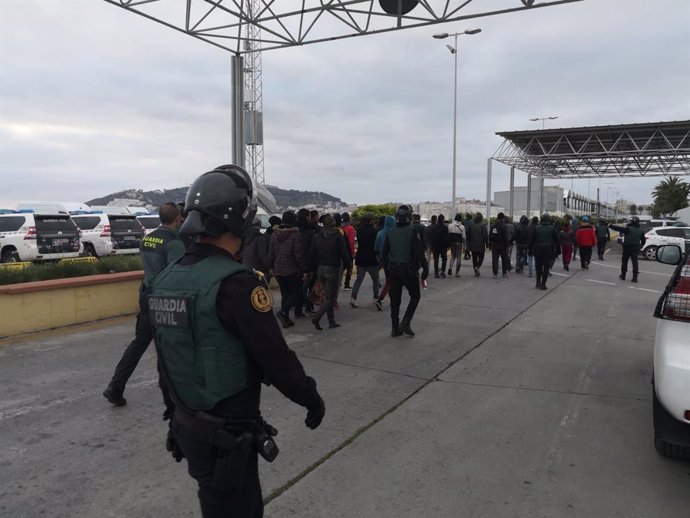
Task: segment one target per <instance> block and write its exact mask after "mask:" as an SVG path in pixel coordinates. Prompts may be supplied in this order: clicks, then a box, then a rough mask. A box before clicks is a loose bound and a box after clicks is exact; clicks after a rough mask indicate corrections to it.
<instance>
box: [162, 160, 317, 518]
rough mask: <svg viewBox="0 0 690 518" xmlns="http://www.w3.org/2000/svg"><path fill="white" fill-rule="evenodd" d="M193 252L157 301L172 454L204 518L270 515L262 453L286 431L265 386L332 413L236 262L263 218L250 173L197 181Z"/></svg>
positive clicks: (191, 200) (252, 276)
mask: <svg viewBox="0 0 690 518" xmlns="http://www.w3.org/2000/svg"><path fill="white" fill-rule="evenodd" d="M186 213H187V214H186V215H187V217H186V220H185V223H184V225H183V227H182V229H181V230H182V232H183V233H187V234H192V235H195V236H196V241H195V242H194V243H193V244H192V245H191V246H190V247H189V249H188V250H187V252H186V254H185V256H184V257H183V258H182V259H181V260H180V261H179V262H177V263H176V264H174V265H171V266H170V267H168V268H166V269H165V270H164V271H163V272H161V274H160V275H159V276H158V277H157V278H156V280H155V282H154V286H153V290H152V294H151V296H150V297H149V309H150V312H151V316H152V322H153V323H154V326H155V338H156V345H157V348H158V353H159V362H160V370H161V373H162V376H163V378H164V381H165V382H166V385H167V389H168V391H169V395H170V398H171V400H172V401H173V404H174V409H173V413H172V414H173V418H172V421H171V424H170V433H169V436H168V443H167V445H166V446H167V448H168V450H169V451H171V452H172V454H173V457H174V458H175V459H176V460H178V461H179V460H181V459H182V458H183V457H186V458H187V462H188V465H189V473H190V475H191V476H192V477H194V478H195V479H196V481H197V482H198V485H199V491H198V496H199V501H200V504H201V510H202V515H203V516H204V518H216V517H221V516H222V517H228V516H233V517H252V518H256V517H261V516H263V498H262V494H261V486H260V483H259V471H258V457H257V455H258V454H260V455H262V456H263V457H264V458H266V459H267V460H269V461H270V460H272V459H273V458H274V457H275V455H276V454H277V447H276V445H275V442H274V441H273V439H272V437H273V436H274V435H275V434H276V433H277V431H276V430H275V429H274V428H272V427H271V426H270V425H267V424H266V423H265V421H263V419H262V417H261V412H260V409H259V402H260V396H261V382H264V383H267V384H269V383H272V384H273V385H275V387H276V388H277V389H278V390H279V391H280V392H281V393H282V394H283V395H285V396H286V397H287V398H289V399H290V400H292V401H293V402H295V403H297V404H298V405H301V406H303V407H305V408H306V409H307V417H306V420H305V424H306V425H307V427H309V428H311V429H314V428H316V427H318V426H319V424H320V423H321V420H322V419H323V417H324V414H325V406H324V403H323V400H322V399H321V397H320V395H319V393H318V391H317V390H316V382H315V381H314V380H313V379H312V378H310V377H309V376H307V375H306V374H305V372H304V369H303V367H302V365H301V363H300V361H299V359H298V358H297V356H296V355H295V353H294V352H293V351H292V350H290V349H289V347H288V346H287V344H286V343H285V340H284V339H283V336H282V334H281V331H280V327H279V325H278V322H277V320H276V317H275V315H274V313H273V311H271V309H272V296H271V293H270V291H269V290H268V288H267V285H266V282H265V280H264V278H263V275H261V274H260V273H256V272H254V271H252V270H249V269H248V268H246V267H245V266H243V265H242V264H240V263H239V262H238V261H237V260H236V256H237V253H238V252H239V251H240V248H241V245H242V238H243V236H244V235H245V232H246V231H247V229H248V227H249V226H250V225H251V223H252V220H253V219H254V215H255V214H256V190H255V186H254V184H253V181H252V179H251V178H250V176H249V175H248V174H247V173H246V172H245V171H244V170H243V169H241V168H239V167H237V166H233V165H226V166H221V167H218V168H216V169H214V170H213V171H210V172H208V173H205V174H203V175H201V176H200V177H199V178H197V179H196V180H195V181H194V183H192V185H191V187H190V188H189V191H188V193H187V199H186Z"/></svg>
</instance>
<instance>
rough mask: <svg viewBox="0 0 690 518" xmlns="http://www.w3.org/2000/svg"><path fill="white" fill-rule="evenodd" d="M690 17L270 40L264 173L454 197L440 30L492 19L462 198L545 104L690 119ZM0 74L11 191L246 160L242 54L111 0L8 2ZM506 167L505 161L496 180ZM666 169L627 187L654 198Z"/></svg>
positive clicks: (565, 120) (51, 193)
mask: <svg viewBox="0 0 690 518" xmlns="http://www.w3.org/2000/svg"><path fill="white" fill-rule="evenodd" d="M516 3H517V2H516ZM161 4H163V3H161ZM689 16H690V4H688V3H687V2H686V1H685V0H663V1H659V2H654V3H650V2H647V1H644V0H627V1H625V2H622V1H610V2H580V3H575V4H570V5H564V6H558V7H549V8H545V9H537V10H533V11H529V12H523V13H519V14H511V15H504V16H494V17H489V18H480V19H475V20H467V21H466V22H456V23H452V24H447V25H444V26H443V28H442V29H438V28H437V27H427V28H421V29H411V30H406V31H400V32H393V33H386V34H380V35H376V36H367V37H362V38H354V39H347V40H341V41H336V42H329V43H323V44H316V45H310V46H306V47H300V48H289V49H282V50H277V51H271V52H266V53H264V54H263V87H264V88H263V104H264V106H263V111H264V133H265V146H264V154H265V175H266V181H267V182H268V183H270V184H274V185H278V186H280V187H283V188H297V189H309V190H320V191H325V192H328V193H330V194H333V195H335V196H338V197H340V198H342V199H344V200H347V201H350V202H357V203H366V202H379V201H381V202H383V201H388V200H399V201H409V202H415V201H424V200H449V199H450V191H451V171H452V133H453V59H454V56H452V55H451V54H450V53H449V52H448V51H447V49H446V48H445V43H446V41H439V40H435V39H432V38H431V34H433V33H434V32H438V31H439V30H444V31H445V30H447V31H454V30H460V29H464V28H466V27H473V26H478V27H481V28H482V30H483V32H482V33H480V34H478V35H475V36H461V37H460V38H459V40H458V47H459V53H458V63H459V75H458V167H457V171H458V194H459V195H461V196H467V197H469V198H484V197H485V192H486V187H485V172H486V160H487V157H489V156H491V155H492V154H493V153H494V151H495V150H496V149H497V148H498V146H499V144H500V142H501V140H500V138H499V137H497V136H496V135H495V132H496V131H506V130H516V129H526V128H538V125H537V124H536V123H532V122H530V121H529V118H531V117H537V116H546V115H558V116H559V119H558V120H556V121H550V125H551V127H558V126H562V127H570V126H582V125H605V124H617V123H633V122H646V121H659V120H684V119H688V118H690V116H689V115H690V97H689V96H690V94H689V92H690V70H689V68H688V67H687V61H688V44H687V42H688V41H690V28H689V27H688V24H687V20H688V18H689ZM448 41H451V40H448ZM0 70H1V71H2V77H1V79H0V176H1V180H0V181H1V182H2V192H0V196H2V198H10V199H27V198H33V199H36V198H44V199H63V200H70V201H72V200H84V199H90V198H93V197H96V196H100V195H104V194H107V193H110V192H113V191H115V190H120V189H124V188H142V189H153V188H167V187H177V186H180V185H185V184H187V183H189V182H190V181H191V180H192V179H193V178H194V177H195V176H196V175H198V174H199V173H201V172H204V171H206V170H208V169H210V168H212V167H213V166H215V165H218V164H220V163H227V162H229V161H230V159H231V142H230V101H231V96H230V55H229V54H228V53H225V52H222V51H220V50H218V49H216V48H215V47H212V46H210V45H207V44H204V43H202V42H199V41H198V40H195V39H194V38H190V37H188V36H185V35H182V34H179V33H177V32H175V31H172V30H170V29H167V28H165V27H162V26H159V25H158V24H155V23H153V22H151V21H149V20H146V19H144V18H141V17H138V16H135V15H132V14H130V13H127V12H125V11H124V10H122V9H118V8H116V7H114V6H111V5H108V4H107V3H106V2H93V1H90V0H73V1H72V2H69V3H65V2H60V3H59V4H58V3H50V2H41V1H39V0H3V16H2V17H0ZM507 171H508V169H507V168H506V167H504V166H501V165H499V164H496V165H494V177H495V182H494V185H495V187H496V190H498V189H503V188H507V176H508V175H507ZM518 178H523V179H524V176H522V175H518ZM608 181H610V180H607V182H608ZM656 181H658V180H653V179H636V180H628V181H625V182H623V181H622V180H616V181H614V183H615V188H616V189H618V190H619V191H621V195H622V196H625V197H627V198H629V199H631V200H634V201H637V202H639V203H646V202H648V201H649V199H650V194H649V193H650V191H651V188H653V185H654V184H655V183H656ZM547 183H553V182H547ZM564 183H566V184H567V185H566V186H567V187H569V186H570V184H571V182H570V181H566V182H564ZM599 183H600V182H599V181H598V180H591V181H589V182H587V181H582V180H577V181H573V182H572V184H573V185H574V186H575V188H576V189H577V190H580V191H581V192H585V193H586V190H587V189H589V190H590V192H592V189H594V190H595V189H596V187H593V185H595V186H598V184H599ZM602 190H606V185H604V187H602ZM608 190H609V191H610V190H611V188H610V187H609V189H608ZM603 197H604V196H603V195H602V198H603Z"/></svg>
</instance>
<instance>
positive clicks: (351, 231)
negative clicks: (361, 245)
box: [340, 212, 355, 291]
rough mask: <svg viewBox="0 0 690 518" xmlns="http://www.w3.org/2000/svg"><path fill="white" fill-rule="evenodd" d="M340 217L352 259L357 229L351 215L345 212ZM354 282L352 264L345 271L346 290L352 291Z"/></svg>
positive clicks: (344, 287)
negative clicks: (353, 224) (351, 285)
mask: <svg viewBox="0 0 690 518" xmlns="http://www.w3.org/2000/svg"><path fill="white" fill-rule="evenodd" d="M340 217H341V218H342V226H341V229H342V231H343V232H344V234H345V236H346V237H347V244H348V247H349V249H350V257H354V256H355V227H353V226H352V223H351V222H350V213H349V212H343V213H342V214H341V215H340ZM351 280H352V264H351V263H350V266H349V268H347V269H346V270H345V286H343V289H344V290H348V291H349V290H351V289H352V288H351V287H350V281H351Z"/></svg>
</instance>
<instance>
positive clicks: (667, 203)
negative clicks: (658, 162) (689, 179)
mask: <svg viewBox="0 0 690 518" xmlns="http://www.w3.org/2000/svg"><path fill="white" fill-rule="evenodd" d="M688 196H690V184H688V183H686V182H683V181H681V180H680V178H678V177H677V176H673V177H670V178H667V179H666V180H662V181H661V182H659V183H658V184H657V186H656V187H655V188H654V191H652V197H653V198H654V209H655V210H656V212H658V213H659V214H662V215H665V216H671V215H673V214H674V213H675V212H676V211H678V210H680V209H684V208H685V207H687V206H688Z"/></svg>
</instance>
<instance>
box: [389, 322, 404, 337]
mask: <svg viewBox="0 0 690 518" xmlns="http://www.w3.org/2000/svg"><path fill="white" fill-rule="evenodd" d="M400 335H402V330H401V329H400V326H399V325H398V323H397V322H393V328H392V330H391V336H392V337H393V338H396V337H398V336H400Z"/></svg>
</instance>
